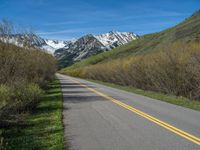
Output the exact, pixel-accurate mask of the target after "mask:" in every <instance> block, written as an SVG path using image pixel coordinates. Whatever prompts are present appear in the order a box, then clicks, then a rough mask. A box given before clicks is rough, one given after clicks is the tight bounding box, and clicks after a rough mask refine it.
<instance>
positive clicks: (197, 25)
mask: <svg viewBox="0 0 200 150" xmlns="http://www.w3.org/2000/svg"><path fill="white" fill-rule="evenodd" d="M180 41H181V42H184V43H188V42H199V41H200V11H198V12H196V13H195V14H193V15H192V16H191V17H189V18H187V19H185V20H184V21H183V22H181V23H180V24H178V25H176V26H174V27H172V28H169V29H166V30H164V31H161V32H158V33H153V34H147V35H144V36H141V37H140V38H139V39H138V40H134V41H132V42H130V43H128V44H126V45H122V46H120V47H117V48H115V49H113V50H111V51H108V52H104V53H101V54H98V55H96V56H92V57H90V58H88V59H85V60H82V61H80V62H78V63H76V64H74V65H73V66H71V67H70V68H77V67H83V66H87V65H91V64H96V63H99V62H102V61H109V60H113V59H117V58H120V59H121V58H124V57H130V56H132V55H141V54H146V53H149V52H153V51H156V50H161V49H162V48H163V47H165V46H166V45H169V44H171V43H174V42H180Z"/></svg>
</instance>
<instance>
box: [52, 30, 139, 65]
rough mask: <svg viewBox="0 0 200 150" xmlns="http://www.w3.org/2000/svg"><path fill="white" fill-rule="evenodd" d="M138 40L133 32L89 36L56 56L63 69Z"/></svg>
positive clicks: (59, 50)
mask: <svg viewBox="0 0 200 150" xmlns="http://www.w3.org/2000/svg"><path fill="white" fill-rule="evenodd" d="M137 38H138V35H136V34H134V33H132V32H113V31H112V32H108V33H105V34H101V35H97V36H95V35H92V34H88V35H85V36H83V37H81V38H79V39H77V40H76V41H74V42H69V44H68V45H67V46H65V47H63V48H60V49H58V50H56V51H55V53H54V55H55V57H56V58H57V59H58V60H59V62H60V64H61V67H65V66H68V65H71V64H73V63H74V62H76V61H79V60H82V59H85V58H88V57H90V56H92V55H96V54H98V53H101V52H104V51H108V50H110V49H112V48H115V47H117V46H120V45H123V44H126V43H128V42H130V41H132V40H135V39H137Z"/></svg>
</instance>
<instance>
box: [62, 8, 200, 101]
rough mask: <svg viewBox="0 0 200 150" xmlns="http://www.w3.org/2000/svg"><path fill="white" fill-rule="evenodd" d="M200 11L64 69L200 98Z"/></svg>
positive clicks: (189, 97)
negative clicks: (174, 24)
mask: <svg viewBox="0 0 200 150" xmlns="http://www.w3.org/2000/svg"><path fill="white" fill-rule="evenodd" d="M199 35H200V11H197V12H196V13H194V14H193V15H192V16H191V17H189V18H187V19H185V20H184V21H183V22H181V23H179V24H178V25H176V26H174V27H171V28H169V29H166V30H163V31H161V32H157V33H153V34H148V35H144V36H141V37H139V39H137V40H134V41H132V42H130V43H128V44H126V45H122V46H120V47H117V48H115V49H113V50H111V51H108V52H105V53H101V54H98V55H96V56H93V57H90V58H88V59H85V60H82V61H80V62H78V63H75V64H74V65H72V66H69V67H67V68H64V69H62V70H61V71H60V72H61V73H64V74H68V75H71V76H76V77H81V78H86V79H92V80H99V81H103V82H107V83H114V84H117V85H121V86H129V87H134V88H138V89H141V90H146V91H154V92H158V93H163V94H167V95H174V96H182V97H186V98H187V99H190V100H191V101H192V100H196V101H200V88H199V85H200V44H199V41H200V36H199Z"/></svg>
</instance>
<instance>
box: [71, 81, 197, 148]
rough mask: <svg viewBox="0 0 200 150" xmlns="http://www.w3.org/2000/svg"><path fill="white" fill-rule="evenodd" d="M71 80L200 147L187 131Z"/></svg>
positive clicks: (194, 137) (195, 138)
mask: <svg viewBox="0 0 200 150" xmlns="http://www.w3.org/2000/svg"><path fill="white" fill-rule="evenodd" d="M71 80H72V81H74V82H76V83H78V84H79V85H81V86H83V87H85V88H87V89H88V90H90V91H92V92H94V93H96V94H97V95H100V96H102V97H104V98H105V99H107V100H110V101H112V102H113V103H115V104H117V105H119V106H121V107H123V108H125V109H127V110H130V111H131V112H134V113H136V114H138V115H139V116H142V117H143V118H146V119H147V120H149V121H151V122H154V123H155V124H157V125H159V126H161V127H163V128H165V129H167V130H169V131H171V132H173V133H175V134H177V135H179V136H181V137H183V138H185V139H187V140H189V141H191V142H193V143H195V144H197V145H200V138H198V137H196V136H194V135H191V134H189V133H187V132H185V131H183V130H181V129H178V128H176V127H174V126H172V125H170V124H168V123H166V122H164V121H161V120H159V119H157V118H155V117H153V116H151V115H148V114H147V113H145V112H143V111H140V110H138V109H136V108H134V107H132V106H130V105H127V104H125V103H123V102H121V101H119V100H117V99H114V98H112V97H110V96H108V95H106V94H103V93H101V92H99V91H97V90H95V89H93V88H90V87H88V86H86V85H84V84H82V83H81V82H78V81H76V80H73V79H71Z"/></svg>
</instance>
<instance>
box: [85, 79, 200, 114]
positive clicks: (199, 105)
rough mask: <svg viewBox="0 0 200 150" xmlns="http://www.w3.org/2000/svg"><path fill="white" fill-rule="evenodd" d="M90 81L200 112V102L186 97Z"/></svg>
mask: <svg viewBox="0 0 200 150" xmlns="http://www.w3.org/2000/svg"><path fill="white" fill-rule="evenodd" d="M88 80H89V81H92V82H96V83H99V84H103V85H106V86H109V87H112V88H117V89H120V90H124V91H128V92H132V93H136V94H140V95H143V96H147V97H150V98H153V99H157V100H161V101H164V102H168V103H171V104H175V105H179V106H182V107H186V108H190V109H193V110H197V111H200V101H195V100H189V99H187V98H185V97H178V96H172V95H166V94H162V93H158V92H153V91H145V90H142V89H138V88H134V87H130V86H121V85H117V84H113V83H108V82H103V81H99V80H90V79H88Z"/></svg>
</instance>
